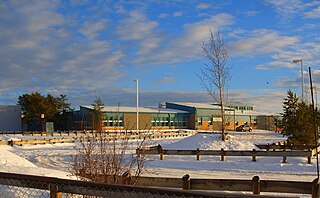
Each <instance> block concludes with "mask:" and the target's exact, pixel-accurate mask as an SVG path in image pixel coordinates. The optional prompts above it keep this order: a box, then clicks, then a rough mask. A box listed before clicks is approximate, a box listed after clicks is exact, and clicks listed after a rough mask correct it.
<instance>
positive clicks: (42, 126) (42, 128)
mask: <svg viewBox="0 0 320 198" xmlns="http://www.w3.org/2000/svg"><path fill="white" fill-rule="evenodd" d="M40 118H41V131H45V128H44V127H45V126H44V113H42V114H41V115H40Z"/></svg>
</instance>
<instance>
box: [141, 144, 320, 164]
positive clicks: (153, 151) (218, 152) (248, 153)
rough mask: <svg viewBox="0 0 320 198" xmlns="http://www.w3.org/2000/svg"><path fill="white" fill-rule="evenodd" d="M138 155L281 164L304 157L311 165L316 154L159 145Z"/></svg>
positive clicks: (144, 149)
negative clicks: (229, 158) (262, 158)
mask: <svg viewBox="0 0 320 198" xmlns="http://www.w3.org/2000/svg"><path fill="white" fill-rule="evenodd" d="M136 154H138V155H160V160H164V156H165V155H194V156H196V160H200V156H201V155H211V156H220V159H221V161H225V160H226V157H227V156H250V157H252V161H253V162H255V161H257V156H272V157H282V158H283V160H282V162H283V163H286V162H288V160H287V157H306V158H307V162H308V164H311V158H312V156H314V155H315V154H316V151H315V149H313V150H311V149H309V150H307V151H301V150H300V151H291V150H289V151H288V150H286V149H283V150H281V151H261V150H255V149H252V151H247V150H244V151H243V150H230V151H228V150H224V149H221V150H199V149H197V150H166V149H162V147H161V145H158V146H156V147H145V148H141V149H137V150H136Z"/></svg>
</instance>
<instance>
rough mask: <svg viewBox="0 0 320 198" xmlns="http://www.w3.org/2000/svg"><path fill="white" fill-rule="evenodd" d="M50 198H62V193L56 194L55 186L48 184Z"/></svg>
mask: <svg viewBox="0 0 320 198" xmlns="http://www.w3.org/2000/svg"><path fill="white" fill-rule="evenodd" d="M49 190H50V198H62V193H60V192H58V186H57V185H56V184H49Z"/></svg>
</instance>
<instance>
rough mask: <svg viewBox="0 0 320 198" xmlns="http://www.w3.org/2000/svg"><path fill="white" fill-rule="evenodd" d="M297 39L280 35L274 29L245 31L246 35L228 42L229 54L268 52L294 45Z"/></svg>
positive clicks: (251, 54)
mask: <svg viewBox="0 0 320 198" xmlns="http://www.w3.org/2000/svg"><path fill="white" fill-rule="evenodd" d="M298 41H299V39H298V38H297V37H289V36H281V35H279V33H278V32H276V31H270V30H255V31H253V32H247V35H246V36H245V37H244V38H242V39H239V40H238V41H233V42H230V43H228V47H229V49H230V54H231V55H249V56H253V55H256V54H270V53H272V52H276V51H279V50H281V49H283V48H286V47H288V46H291V45H294V44H295V43H297V42H298Z"/></svg>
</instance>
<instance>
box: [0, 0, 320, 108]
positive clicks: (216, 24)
mask: <svg viewBox="0 0 320 198" xmlns="http://www.w3.org/2000/svg"><path fill="white" fill-rule="evenodd" d="M209 28H211V30H212V31H213V32H214V31H217V30H220V31H221V33H222V34H223V36H224V38H225V42H226V46H227V49H228V52H229V56H230V59H229V62H228V64H229V65H230V66H232V70H231V73H232V79H231V80H230V82H229V83H228V94H227V95H228V97H227V99H228V101H229V102H230V103H238V102H240V103H242V104H247V105H255V106H256V109H257V110H259V111H268V112H280V111H281V105H282V104H281V103H282V100H283V98H284V97H285V96H286V92H287V90H288V89H292V90H293V91H295V92H296V93H297V94H298V95H300V94H301V88H300V87H301V80H300V64H293V63H292V60H293V59H303V63H304V65H305V70H304V76H305V90H307V89H308V88H309V84H308V82H309V81H308V78H307V77H308V74H307V67H311V68H312V71H313V78H314V79H313V80H314V83H315V84H316V86H318V87H319V88H320V83H319V80H320V69H319V66H320V44H319V43H320V1H318V0H310V1H300V0H264V1H263V0H247V1H245V0H232V1H231V0H230V1H192V0H189V1H186V0H185V1H184V0H172V1H159V0H145V1H142V0H141V1H134V0H131V1H89V0H69V1H59V0H53V1H45V0H37V1H33V0H28V1H22V0H20V1H14V0H2V1H0V46H1V47H0V66H1V70H2V72H1V73H0V104H16V103H17V99H18V96H19V95H21V94H23V93H31V92H35V91H38V92H41V93H43V94H47V93H50V94H52V95H56V96H57V95H58V94H60V93H64V94H67V96H68V98H69V102H71V103H72V106H73V107H78V106H79V105H87V104H91V103H92V101H93V100H94V98H95V95H97V96H99V97H101V98H102V99H103V101H104V103H105V104H106V105H118V104H120V105H123V106H133V105H135V83H134V82H133V80H134V79H135V78H139V88H140V89H139V91H140V105H141V106H155V105H157V104H158V103H159V102H161V101H188V102H205V101H212V99H211V98H210V97H209V96H208V94H207V93H206V91H205V90H204V89H203V87H202V85H201V82H200V80H199V78H198V77H197V76H196V74H197V73H199V72H200V68H201V67H202V66H203V62H204V59H203V57H202V49H201V46H202V43H203V41H207V40H208V36H209ZM319 93H320V92H319ZM319 100H320V99H319Z"/></svg>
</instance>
